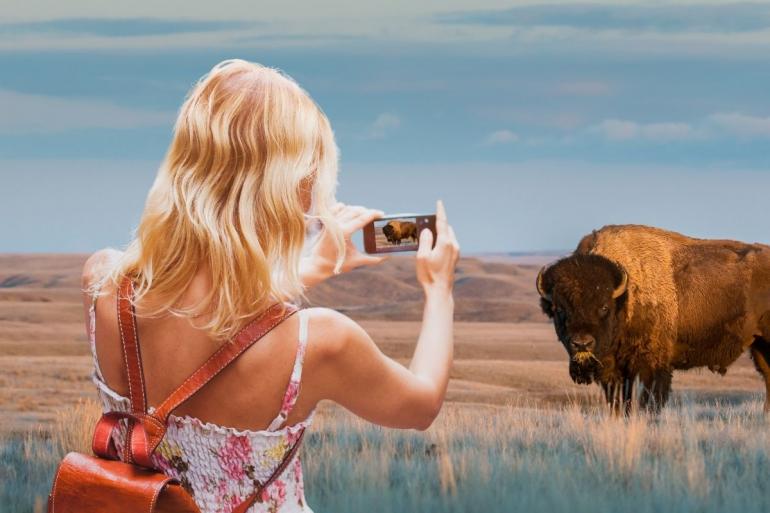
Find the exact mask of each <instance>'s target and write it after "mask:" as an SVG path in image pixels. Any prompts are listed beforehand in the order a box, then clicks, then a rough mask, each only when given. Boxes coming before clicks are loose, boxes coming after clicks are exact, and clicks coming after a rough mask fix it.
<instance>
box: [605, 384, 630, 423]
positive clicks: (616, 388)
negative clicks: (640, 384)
mask: <svg viewBox="0 0 770 513" xmlns="http://www.w3.org/2000/svg"><path fill="white" fill-rule="evenodd" d="M602 389H603V390H604V398H605V399H606V400H607V404H608V405H609V406H610V409H611V410H612V412H613V413H614V414H616V415H621V414H623V415H626V416H628V415H629V414H630V413H631V407H632V400H633V397H634V379H633V378H630V377H626V378H623V379H621V380H620V381H613V382H610V383H602Z"/></svg>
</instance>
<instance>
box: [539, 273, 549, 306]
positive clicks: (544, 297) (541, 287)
mask: <svg viewBox="0 0 770 513" xmlns="http://www.w3.org/2000/svg"><path fill="white" fill-rule="evenodd" d="M546 269H548V266H547V265H544V266H543V267H542V269H540V272H539V273H537V291H538V292H539V293H540V296H541V297H542V298H543V299H546V300H548V301H550V300H551V295H550V294H548V293H547V292H546V291H545V288H544V287H543V275H544V274H545V270H546Z"/></svg>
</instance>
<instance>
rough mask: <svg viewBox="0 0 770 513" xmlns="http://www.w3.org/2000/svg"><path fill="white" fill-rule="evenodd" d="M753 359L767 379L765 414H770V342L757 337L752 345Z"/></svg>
mask: <svg viewBox="0 0 770 513" xmlns="http://www.w3.org/2000/svg"><path fill="white" fill-rule="evenodd" d="M751 359H752V360H754V366H755V367H756V368H757V370H758V371H759V373H760V374H762V377H763V378H765V412H770V342H768V340H767V339H765V338H764V337H757V338H756V339H754V343H753V344H751Z"/></svg>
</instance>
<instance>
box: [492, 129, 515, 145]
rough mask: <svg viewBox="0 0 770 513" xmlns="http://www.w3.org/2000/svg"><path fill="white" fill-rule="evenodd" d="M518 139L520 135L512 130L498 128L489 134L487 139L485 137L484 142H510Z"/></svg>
mask: <svg viewBox="0 0 770 513" xmlns="http://www.w3.org/2000/svg"><path fill="white" fill-rule="evenodd" d="M518 140H519V136H518V135H516V134H515V133H513V132H511V131H510V130H498V131H496V132H492V133H491V134H489V135H488V136H487V137H486V139H484V144H488V145H493V144H508V143H513V142H517V141H518Z"/></svg>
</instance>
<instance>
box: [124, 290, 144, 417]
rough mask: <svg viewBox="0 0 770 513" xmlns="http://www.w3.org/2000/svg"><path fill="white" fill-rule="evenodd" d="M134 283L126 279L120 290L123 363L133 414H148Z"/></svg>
mask: <svg viewBox="0 0 770 513" xmlns="http://www.w3.org/2000/svg"><path fill="white" fill-rule="evenodd" d="M133 297H134V282H133V281H132V280H131V279H130V278H128V277H125V278H123V280H122V281H121V282H120V287H119V288H118V331H119V332H120V345H121V348H122V350H123V363H124V364H125V366H126V374H127V376H128V397H129V399H131V411H132V412H133V413H146V412H147V391H146V389H145V386H144V371H143V370H142V355H141V354H140V351H139V338H138V337H137V335H136V310H135V308H134V305H133V303H132V299H133Z"/></svg>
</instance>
